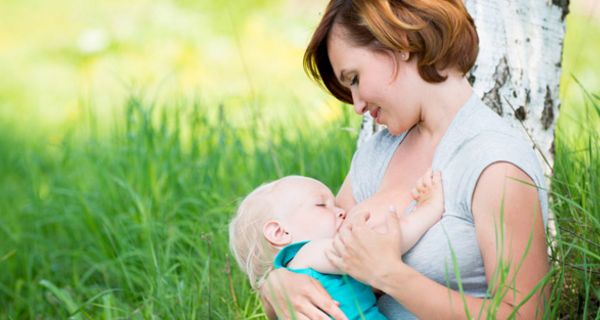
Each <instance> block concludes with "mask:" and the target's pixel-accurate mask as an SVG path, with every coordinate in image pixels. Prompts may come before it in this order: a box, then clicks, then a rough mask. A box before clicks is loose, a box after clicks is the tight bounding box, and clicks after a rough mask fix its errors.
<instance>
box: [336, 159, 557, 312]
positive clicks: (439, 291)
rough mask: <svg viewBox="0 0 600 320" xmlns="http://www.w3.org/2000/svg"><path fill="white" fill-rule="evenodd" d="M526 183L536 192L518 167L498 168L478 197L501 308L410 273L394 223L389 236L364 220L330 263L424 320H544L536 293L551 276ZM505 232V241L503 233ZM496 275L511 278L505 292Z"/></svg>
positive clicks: (481, 238)
mask: <svg viewBox="0 0 600 320" xmlns="http://www.w3.org/2000/svg"><path fill="white" fill-rule="evenodd" d="M518 180H520V181H518ZM522 181H525V182H527V183H529V184H532V181H531V179H530V178H529V177H528V176H527V175H526V174H525V173H523V172H522V171H521V170H520V169H518V168H517V167H515V166H514V165H512V164H508V163H495V164H493V165H491V166H489V167H488V168H487V169H486V170H485V171H484V172H483V173H482V175H481V176H480V178H479V181H478V183H477V186H476V188H475V191H474V193H473V201H472V203H473V205H472V208H473V209H472V210H473V216H474V220H475V228H476V232H477V240H478V242H479V246H480V249H481V253H482V257H483V262H484V267H485V272H486V279H487V281H488V283H489V285H490V287H491V288H492V294H493V295H495V296H496V298H498V299H499V300H500V302H499V304H498V305H497V306H492V301H491V300H490V299H479V298H475V297H471V296H466V295H461V294H460V293H459V292H457V291H453V290H451V289H448V288H447V287H445V286H443V285H440V284H438V283H437V282H435V281H433V280H430V279H428V278H427V277H425V276H423V275H422V274H420V273H418V272H417V271H415V270H414V269H412V268H410V267H409V266H407V265H405V264H404V263H403V262H402V260H401V257H400V255H399V254H398V252H400V251H399V247H400V244H399V242H400V240H398V239H400V238H401V237H399V236H398V234H399V233H400V232H401V230H400V228H399V227H398V226H397V223H398V221H399V220H398V218H397V217H395V216H393V215H391V216H390V217H389V220H390V223H389V230H390V231H389V232H388V233H387V234H378V233H377V232H374V231H372V230H370V228H368V227H367V225H366V224H365V222H364V216H359V217H357V219H354V220H353V221H351V222H350V223H349V224H348V225H347V226H345V228H344V229H343V230H342V232H340V235H339V236H338V237H336V239H335V240H334V247H335V250H334V251H335V252H333V253H332V254H329V257H330V258H331V260H332V263H334V264H335V265H336V266H337V267H339V268H340V269H341V270H343V271H345V272H347V273H348V274H350V275H351V276H353V277H354V278H356V279H358V280H360V281H363V282H365V283H368V284H370V285H371V286H373V287H376V288H379V289H381V290H382V291H384V292H386V293H387V294H389V295H390V296H392V297H393V298H394V299H396V300H397V301H398V302H399V303H401V304H402V305H403V306H404V307H406V308H407V309H408V310H410V311H411V312H413V313H414V314H415V315H417V317H419V318H424V319H428V318H448V319H450V318H467V315H466V314H467V312H468V313H469V314H470V315H471V316H477V315H478V314H479V312H480V310H482V311H481V312H482V313H483V314H490V315H493V316H495V317H496V318H507V317H508V316H509V315H511V314H512V313H513V312H514V316H515V317H516V318H523V319H533V318H539V317H541V316H542V311H543V299H544V297H545V295H544V293H543V292H544V291H541V290H539V289H538V288H536V286H537V285H538V283H540V281H541V280H542V279H543V278H544V276H545V275H546V274H547V272H548V260H547V256H546V241H545V233H544V224H543V221H542V216H541V212H540V209H539V207H540V206H539V198H538V193H537V190H536V189H535V188H534V187H531V186H530V185H527V184H525V183H523V182H522ZM501 222H503V223H502V224H501ZM500 225H502V229H503V236H500V231H498V232H497V233H496V229H495V228H496V226H500ZM496 239H498V243H497V242H496V241H497V240H496ZM525 253H526V254H525ZM523 257H524V258H523ZM374 261H377V263H374ZM501 262H502V263H501ZM496 270H504V271H506V270H508V272H507V274H505V275H504V276H505V277H504V284H503V286H501V287H499V286H498V283H499V281H498V280H497V279H499V277H498V276H496V277H495V276H494V275H495V274H496ZM516 271H518V272H516ZM532 292H535V293H533V295H532V297H531V298H530V299H529V300H528V301H526V302H524V299H525V298H526V297H527V296H528V295H529V294H530V293H532ZM521 303H523V305H522V306H521V307H520V308H519V309H518V310H517V311H515V308H516V307H517V306H518V305H519V304H521ZM467 310H468V311H467Z"/></svg>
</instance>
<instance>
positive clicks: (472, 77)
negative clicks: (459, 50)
mask: <svg viewBox="0 0 600 320" xmlns="http://www.w3.org/2000/svg"><path fill="white" fill-rule="evenodd" d="M475 70H477V65H475V66H474V67H473V68H471V70H469V72H467V81H469V83H470V84H471V86H473V85H475V80H477V79H476V78H475Z"/></svg>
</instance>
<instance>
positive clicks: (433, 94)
mask: <svg viewBox="0 0 600 320" xmlns="http://www.w3.org/2000/svg"><path fill="white" fill-rule="evenodd" d="M427 86H428V87H429V88H427V92H428V94H427V97H424V98H423V104H422V105H421V120H420V122H419V123H418V124H417V125H416V126H415V128H414V129H416V130H415V131H416V132H415V133H416V134H418V135H419V137H420V138H421V139H426V140H430V141H436V142H439V140H441V138H442V137H443V136H444V134H445V133H446V130H447V129H448V126H450V123H451V122H452V120H453V119H454V117H455V116H456V114H457V113H458V110H460V108H461V107H462V106H463V105H464V104H465V103H466V102H467V100H469V98H470V97H471V95H472V94H473V88H472V87H471V85H470V84H469V82H468V81H467V79H466V78H465V77H463V76H459V75H453V74H450V75H449V76H448V78H447V79H446V81H444V82H442V83H437V84H429V83H428V84H427Z"/></svg>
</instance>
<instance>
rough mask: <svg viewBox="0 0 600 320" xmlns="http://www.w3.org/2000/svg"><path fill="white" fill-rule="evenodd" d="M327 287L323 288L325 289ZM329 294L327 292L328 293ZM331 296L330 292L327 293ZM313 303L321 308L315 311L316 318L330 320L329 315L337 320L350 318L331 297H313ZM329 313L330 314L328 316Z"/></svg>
mask: <svg viewBox="0 0 600 320" xmlns="http://www.w3.org/2000/svg"><path fill="white" fill-rule="evenodd" d="M324 290H325V289H323V291H324ZM326 294H327V293H326ZM327 296H328V297H329V294H327ZM311 301H312V303H314V305H316V306H317V307H318V308H319V309H318V310H317V311H318V312H315V313H314V316H315V318H311V319H324V320H329V316H331V317H332V318H333V319H336V320H348V317H346V315H345V314H344V312H342V309H340V307H339V306H338V304H337V303H336V302H335V301H333V300H332V299H331V297H329V299H317V298H316V297H315V296H312V298H311ZM328 315H329V316H328Z"/></svg>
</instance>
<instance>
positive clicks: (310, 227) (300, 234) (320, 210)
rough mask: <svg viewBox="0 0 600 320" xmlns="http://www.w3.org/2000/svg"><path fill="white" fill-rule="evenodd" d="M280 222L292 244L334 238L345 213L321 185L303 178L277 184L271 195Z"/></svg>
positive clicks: (288, 179)
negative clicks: (289, 235)
mask: <svg viewBox="0 0 600 320" xmlns="http://www.w3.org/2000/svg"><path fill="white" fill-rule="evenodd" d="M274 200H275V201H274V203H275V207H276V210H277V212H278V216H279V217H280V222H281V223H282V225H283V226H284V227H285V228H286V230H287V231H288V232H289V233H290V234H291V236H292V241H293V242H298V241H304V240H316V239H323V238H333V236H334V235H335V233H336V232H337V230H338V229H339V228H340V226H341V225H342V222H344V219H346V212H345V211H344V209H342V208H339V207H337V206H336V205H335V197H334V196H333V193H332V192H331V190H329V188H327V187H326V186H325V185H324V184H322V183H321V182H319V181H317V180H314V179H310V178H306V177H289V178H286V179H284V180H283V181H281V182H280V184H279V186H277V190H276V191H275V194H274Z"/></svg>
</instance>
